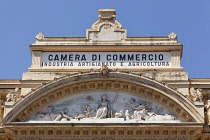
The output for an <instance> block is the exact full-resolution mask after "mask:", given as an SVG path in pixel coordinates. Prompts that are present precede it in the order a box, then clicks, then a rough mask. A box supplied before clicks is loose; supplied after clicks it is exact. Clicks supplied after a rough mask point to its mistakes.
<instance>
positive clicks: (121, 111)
mask: <svg viewBox="0 0 210 140" xmlns="http://www.w3.org/2000/svg"><path fill="white" fill-rule="evenodd" d="M114 116H115V118H122V116H123V109H122V110H120V112H119V113H118V112H116V113H115V114H114Z"/></svg>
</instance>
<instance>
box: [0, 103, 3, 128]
mask: <svg viewBox="0 0 210 140" xmlns="http://www.w3.org/2000/svg"><path fill="white" fill-rule="evenodd" d="M3 110H4V101H3V100H0V125H1V124H2V119H3Z"/></svg>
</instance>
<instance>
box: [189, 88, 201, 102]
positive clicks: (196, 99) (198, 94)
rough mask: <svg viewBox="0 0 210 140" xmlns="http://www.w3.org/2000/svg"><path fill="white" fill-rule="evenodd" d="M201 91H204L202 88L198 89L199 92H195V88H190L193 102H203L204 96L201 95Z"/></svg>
mask: <svg viewBox="0 0 210 140" xmlns="http://www.w3.org/2000/svg"><path fill="white" fill-rule="evenodd" d="M201 90H202V89H200V88H198V89H197V90H195V88H194V87H191V88H190V97H191V100H192V101H193V102H203V95H202V93H201Z"/></svg>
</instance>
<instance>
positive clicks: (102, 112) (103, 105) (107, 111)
mask: <svg viewBox="0 0 210 140" xmlns="http://www.w3.org/2000/svg"><path fill="white" fill-rule="evenodd" d="M88 99H89V100H90V101H93V102H95V103H97V104H98V109H97V112H96V116H95V118H96V119H103V118H111V116H112V109H111V106H110V105H111V104H112V103H114V102H116V99H117V97H116V98H115V100H114V101H113V102H110V101H109V100H107V97H106V95H103V96H102V97H101V102H98V101H96V100H94V99H93V98H92V97H91V96H89V97H88Z"/></svg>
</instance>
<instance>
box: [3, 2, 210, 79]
mask: <svg viewBox="0 0 210 140" xmlns="http://www.w3.org/2000/svg"><path fill="white" fill-rule="evenodd" d="M98 9H116V11H117V20H118V21H119V22H120V23H121V24H122V25H123V28H125V29H127V30H128V36H129V37H150V36H168V35H169V34H170V33H171V32H174V33H176V34H177V35H178V41H179V42H180V43H181V44H183V45H184V51H183V57H182V60H181V65H182V67H184V71H185V72H188V73H189V78H210V44H209V42H210V0H0V48H1V49H0V79H21V77H22V73H23V72H27V71H28V68H29V67H30V65H31V54H30V50H29V45H30V44H32V43H34V42H35V36H36V35H37V34H38V33H39V32H42V33H43V34H44V35H45V36H47V37H85V33H86V29H89V28H90V27H91V25H92V24H93V23H94V22H95V21H97V14H98V13H97V12H98Z"/></svg>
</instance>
